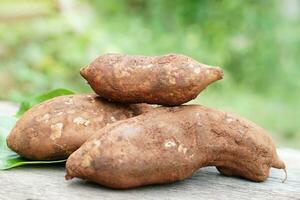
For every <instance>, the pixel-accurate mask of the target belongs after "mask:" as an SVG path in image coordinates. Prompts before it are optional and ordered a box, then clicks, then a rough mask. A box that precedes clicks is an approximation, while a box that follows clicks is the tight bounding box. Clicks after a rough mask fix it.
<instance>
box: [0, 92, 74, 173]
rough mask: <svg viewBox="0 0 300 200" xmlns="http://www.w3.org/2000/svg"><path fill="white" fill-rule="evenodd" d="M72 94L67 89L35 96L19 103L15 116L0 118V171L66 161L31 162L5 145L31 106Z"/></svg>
mask: <svg viewBox="0 0 300 200" xmlns="http://www.w3.org/2000/svg"><path fill="white" fill-rule="evenodd" d="M70 94H74V92H72V91H70V90H67V89H56V90H52V91H50V92H48V93H45V94H42V95H39V96H36V97H34V98H31V99H29V100H27V101H24V102H22V103H21V106H20V109H19V111H18V112H17V114H16V116H0V170H5V169H10V168H13V167H17V166H21V165H28V164H50V163H61V162H65V161H66V160H54V161H32V160H26V159H25V158H22V157H21V156H20V155H18V154H17V153H15V152H13V151H11V150H10V149H9V148H8V147H7V144H6V138H7V136H8V134H9V133H10V131H11V129H12V128H13V127H14V125H15V124H16V122H17V120H18V118H17V117H20V116H21V115H22V114H23V113H25V112H26V111H27V110H29V109H30V108H31V107H32V106H34V105H36V104H39V103H41V102H43V101H46V100H48V99H51V98H54V97H57V96H62V95H70Z"/></svg>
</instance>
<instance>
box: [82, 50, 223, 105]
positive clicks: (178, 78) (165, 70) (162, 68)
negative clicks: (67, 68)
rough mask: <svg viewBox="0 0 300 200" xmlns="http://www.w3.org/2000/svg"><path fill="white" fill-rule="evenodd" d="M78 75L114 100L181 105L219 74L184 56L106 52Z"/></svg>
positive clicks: (105, 96) (98, 91) (211, 68)
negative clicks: (131, 54)
mask: <svg viewBox="0 0 300 200" xmlns="http://www.w3.org/2000/svg"><path fill="white" fill-rule="evenodd" d="M80 73H81V75H82V76H83V77H84V78H85V79H86V80H87V81H88V83H89V84H90V86H91V87H92V89H93V90H94V91H95V92H96V93H97V94H98V95H100V96H102V97H104V98H106V99H108V100H110V101H115V102H123V103H150V104H159V105H167V106H175V105H181V104H183V103H185V102H188V101H190V100H192V99H194V98H196V97H197V95H198V94H199V93H200V92H201V91H202V90H204V89H205V88H206V87H207V86H208V85H209V84H210V83H212V82H215V81H217V80H219V79H222V77H223V71H222V69H221V68H219V67H210V66H208V65H205V64H201V63H199V62H197V61H195V60H193V59H192V58H190V57H187V56H184V55H176V54H168V55H163V56H130V55H122V54H106V55H103V56H99V57H98V58H96V59H95V60H94V61H93V62H92V63H90V64H89V65H87V66H86V67H84V68H82V69H81V71H80Z"/></svg>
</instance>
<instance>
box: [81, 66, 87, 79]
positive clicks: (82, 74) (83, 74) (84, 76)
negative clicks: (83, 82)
mask: <svg viewBox="0 0 300 200" xmlns="http://www.w3.org/2000/svg"><path fill="white" fill-rule="evenodd" d="M88 68H89V65H86V66H84V67H82V68H81V69H80V75H81V76H82V77H83V78H85V79H86V77H87V73H88Z"/></svg>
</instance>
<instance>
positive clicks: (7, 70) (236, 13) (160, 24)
mask: <svg viewBox="0 0 300 200" xmlns="http://www.w3.org/2000/svg"><path fill="white" fill-rule="evenodd" d="M108 52H121V53H127V54H146V55H158V54H164V53H169V52H174V53H183V54H186V55H189V56H191V57H193V58H195V59H197V60H199V61H200V62H203V63H207V64H210V65H219V66H221V67H222V68H223V69H224V70H225V78H224V80H222V81H220V82H218V83H216V84H214V85H212V86H210V87H209V88H207V90H206V91H205V92H203V93H202V94H201V95H199V97H198V99H197V100H195V101H194V102H196V103H201V104H204V105H208V106H212V107H217V108H221V109H225V110H227V111H232V112H236V113H239V114H240V115H242V116H245V117H247V118H249V119H251V120H252V121H254V122H256V123H258V124H260V125H261V126H263V127H264V128H266V129H268V130H269V131H270V132H271V133H272V134H273V136H274V139H275V140H276V142H277V143H279V144H280V145H282V146H290V147H298V148H299V147H300V103H299V100H300V98H299V97H300V78H299V77H300V66H299V65H300V56H299V55H300V5H299V1H295V0H264V1H254V0H246V1H240V0H147V1H146V0H109V1H106V0H97V1H96V0H88V1H75V0H74V1H70V0H57V1H51V0H48V1H47V0H44V1H34V0H28V1H25V0H16V1H9V0H0V99H2V100H13V101H17V102H19V101H21V100H22V99H24V98H25V97H28V96H32V95H34V94H37V93H40V92H45V91H47V90H50V89H53V88H57V87H65V88H70V89H73V90H75V91H78V92H87V91H90V89H89V87H88V86H87V85H86V84H85V81H84V80H83V79H82V78H81V77H80V75H79V73H78V71H79V69H80V68H81V67H83V66H84V65H85V64H87V63H89V62H90V61H91V60H92V59H94V58H95V57H96V56H97V55H100V54H104V53H108Z"/></svg>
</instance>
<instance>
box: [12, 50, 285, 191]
mask: <svg viewBox="0 0 300 200" xmlns="http://www.w3.org/2000/svg"><path fill="white" fill-rule="evenodd" d="M80 73H81V75H82V76H83V77H84V78H85V79H86V80H87V81H88V83H89V84H90V86H91V88H92V89H93V90H94V91H95V93H96V94H76V95H69V96H62V97H56V98H54V99H51V100H49V101H47V102H44V103H42V104H40V105H37V106H35V107H33V108H32V109H30V110H29V111H27V112H26V113H25V114H24V115H23V117H22V118H21V119H20V120H19V121H18V122H17V124H16V126H15V127H14V129H13V130H12V132H11V133H10V135H9V137H8V139H7V143H8V146H9V147H10V148H11V149H12V150H14V151H15V152H17V153H19V154H20V155H22V156H23V157H25V158H27V159H31V160H57V159H67V163H66V171H67V174H66V178H67V179H71V178H73V177H78V178H82V179H87V180H90V181H93V182H96V183H98V184H101V185H104V186H107V187H112V188H123V189H124V188H133V187H138V186H142V185H150V184H163V183H170V182H174V181H178V180H182V179H185V178H187V177H189V176H191V175H192V174H193V173H194V172H195V171H197V170H198V169H199V168H201V167H205V166H216V168H217V169H218V171H219V172H220V173H221V174H223V175H226V176H239V177H243V178H246V179H249V180H252V181H264V180H266V179H267V177H268V175H269V171H270V168H271V167H274V168H278V169H284V170H285V165H284V163H283V162H282V161H281V160H280V159H279V158H278V155H277V153H276V148H275V145H274V143H273V141H272V139H271V137H270V136H269V135H268V133H267V132H266V131H265V130H264V129H262V128H261V127H259V126H257V125H256V124H254V123H252V122H250V121H248V120H246V119H244V118H241V117H239V116H237V115H235V114H232V113H227V112H223V111H220V110H216V109H212V108H207V107H204V106H201V105H181V104H183V103H186V102H188V101H190V100H192V99H194V98H196V97H197V95H198V94H199V93H200V92H201V91H202V90H203V89H205V88H206V87H207V86H208V85H209V84H210V83H213V82H215V81H217V80H220V79H222V77H223V72H222V70H221V69H220V68H219V67H211V66H208V65H204V64H201V63H199V62H197V61H195V60H193V59H192V58H190V57H187V56H184V55H175V54H169V55H163V56H154V57H150V56H129V55H120V54H107V55H103V56H100V57H98V58H97V59H96V60H94V61H93V62H92V63H90V64H89V65H87V66H86V67H84V68H83V69H81V71H80ZM151 104H156V105H161V106H155V107H154V106H152V105H151Z"/></svg>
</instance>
